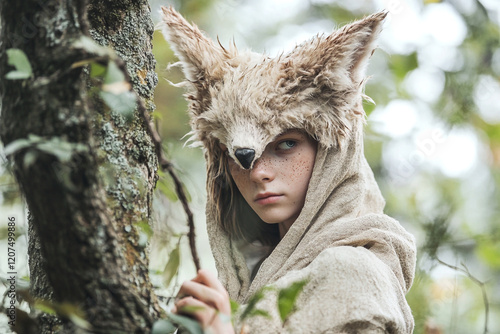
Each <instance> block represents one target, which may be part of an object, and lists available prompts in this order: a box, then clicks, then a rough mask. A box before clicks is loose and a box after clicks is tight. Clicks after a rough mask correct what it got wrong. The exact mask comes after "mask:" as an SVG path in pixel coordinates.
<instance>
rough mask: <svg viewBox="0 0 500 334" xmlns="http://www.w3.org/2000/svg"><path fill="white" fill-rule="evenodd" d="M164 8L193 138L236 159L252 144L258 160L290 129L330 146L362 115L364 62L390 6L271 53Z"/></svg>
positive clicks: (335, 143)
mask: <svg viewBox="0 0 500 334" xmlns="http://www.w3.org/2000/svg"><path fill="white" fill-rule="evenodd" d="M162 10H163V23H164V25H163V32H164V35H165V38H166V39H167V40H168V41H169V42H170V45H171V46H172V47H173V49H174V51H175V54H176V55H177V56H178V57H179V59H180V60H181V62H182V65H183V67H184V72H185V75H186V77H187V79H188V81H187V82H186V83H185V84H184V86H186V87H187V89H188V94H187V98H188V100H189V101H190V105H189V109H190V116H191V126H192V129H193V131H192V135H193V136H192V140H193V141H195V142H199V141H201V142H202V143H203V144H204V146H205V147H214V148H215V146H214V143H215V142H217V144H218V143H220V144H223V145H224V146H226V147H227V149H228V153H229V155H230V156H231V157H232V158H233V159H234V160H235V161H236V162H238V159H236V157H235V154H234V152H235V151H236V150H237V149H239V148H250V149H253V150H255V158H254V160H253V161H255V160H257V159H258V158H259V157H260V155H261V154H262V152H263V151H264V149H265V147H266V145H267V144H268V143H269V142H271V141H273V139H274V138H275V137H277V136H278V135H280V134H281V133H283V132H285V131H286V130H289V129H292V128H299V129H304V130H305V131H307V133H308V134H309V135H310V136H312V137H313V138H315V139H317V140H318V141H319V143H320V144H321V145H324V146H325V147H327V148H329V147H332V146H340V145H341V144H342V141H343V139H344V138H345V136H346V134H347V133H348V132H349V131H350V129H351V128H352V125H353V122H358V121H360V120H363V116H364V111H363V108H362V105H361V102H362V97H363V94H362V91H363V85H364V81H365V80H364V76H365V67H366V65H367V62H368V59H369V57H370V56H371V54H372V52H373V50H374V48H375V45H374V41H375V38H376V37H377V35H378V33H379V32H380V30H381V25H382V21H383V19H384V18H385V16H386V13H385V12H380V13H377V14H373V15H371V16H368V17H366V18H365V19H363V20H361V21H358V22H355V23H352V24H350V25H347V26H345V27H343V28H342V29H340V30H338V31H335V32H334V33H332V34H331V35H328V36H316V37H314V38H312V39H311V40H310V41H308V42H305V43H303V44H301V45H299V46H297V47H295V49H294V50H292V51H291V52H289V53H287V54H282V55H280V56H279V57H276V58H270V57H268V56H266V55H261V54H257V53H254V52H250V51H245V52H239V51H238V50H237V49H236V48H235V46H234V45H233V46H231V47H229V48H224V47H222V45H216V44H215V43H214V42H213V41H212V40H210V39H209V38H207V37H205V36H204V35H203V34H202V33H201V31H200V30H199V29H198V28H197V27H196V26H195V25H191V24H189V23H188V22H187V21H186V20H185V19H184V18H183V17H182V16H181V15H179V14H178V13H177V12H176V11H175V10H173V9H172V8H166V7H163V8H162ZM215 149H216V148H215ZM211 160H213V159H211ZM238 163H239V162H238ZM252 165H253V162H252ZM250 167H252V166H250Z"/></svg>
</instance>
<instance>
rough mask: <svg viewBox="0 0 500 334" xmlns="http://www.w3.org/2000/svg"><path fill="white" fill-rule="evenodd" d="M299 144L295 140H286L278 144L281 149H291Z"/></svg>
mask: <svg viewBox="0 0 500 334" xmlns="http://www.w3.org/2000/svg"><path fill="white" fill-rule="evenodd" d="M295 145H297V142H296V141H295V140H285V141H282V142H281V143H279V144H278V149H280V150H289V149H291V148H293V147H294V146H295Z"/></svg>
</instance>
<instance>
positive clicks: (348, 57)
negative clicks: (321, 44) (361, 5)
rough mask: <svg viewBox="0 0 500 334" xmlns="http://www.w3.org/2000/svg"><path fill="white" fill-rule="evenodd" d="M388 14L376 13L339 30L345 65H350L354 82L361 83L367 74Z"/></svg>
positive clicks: (338, 34)
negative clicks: (369, 62)
mask: <svg viewBox="0 0 500 334" xmlns="http://www.w3.org/2000/svg"><path fill="white" fill-rule="evenodd" d="M386 16H387V12H380V13H376V14H373V15H370V16H368V17H366V18H364V19H363V20H360V21H357V22H354V23H353V24H350V25H348V26H346V27H344V28H343V29H341V30H340V31H339V32H337V36H338V39H339V40H340V41H342V48H343V49H344V52H345V59H344V61H345V65H346V66H349V73H350V75H351V78H352V79H353V82H354V83H360V82H361V81H363V79H364V77H365V75H366V67H367V66H368V60H369V59H370V57H371V56H372V54H373V52H374V51H375V48H376V40H377V37H378V35H379V34H380V31H381V30H382V22H383V20H384V19H385V17H386ZM344 35H345V36H344Z"/></svg>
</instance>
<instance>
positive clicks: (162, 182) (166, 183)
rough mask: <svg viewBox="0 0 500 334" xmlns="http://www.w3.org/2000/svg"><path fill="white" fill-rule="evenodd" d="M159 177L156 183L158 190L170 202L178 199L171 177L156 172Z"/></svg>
mask: <svg viewBox="0 0 500 334" xmlns="http://www.w3.org/2000/svg"><path fill="white" fill-rule="evenodd" d="M158 174H159V176H160V179H159V180H158V182H157V183H156V187H157V188H158V190H159V191H160V192H161V193H162V194H163V195H164V196H165V197H166V198H168V200H169V201H171V202H176V201H178V200H179V198H178V197H177V193H176V192H175V190H174V189H175V185H174V182H173V181H172V179H171V178H170V177H168V176H166V175H165V174H163V173H161V174H160V171H159V172H158Z"/></svg>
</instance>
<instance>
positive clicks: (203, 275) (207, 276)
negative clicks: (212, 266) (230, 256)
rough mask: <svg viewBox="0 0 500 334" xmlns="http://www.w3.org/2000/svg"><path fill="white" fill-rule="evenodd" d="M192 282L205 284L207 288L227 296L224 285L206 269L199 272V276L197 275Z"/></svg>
mask: <svg viewBox="0 0 500 334" xmlns="http://www.w3.org/2000/svg"><path fill="white" fill-rule="evenodd" d="M192 281H193V282H198V283H201V284H204V285H206V286H209V287H211V288H214V289H215V290H217V291H219V292H220V293H221V294H223V295H227V291H226V289H225V288H224V286H223V285H222V283H221V282H220V281H219V279H218V278H217V277H216V276H215V275H214V274H212V273H211V272H210V271H208V270H205V269H200V270H198V274H197V275H196V277H195V278H193V280H192Z"/></svg>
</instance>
